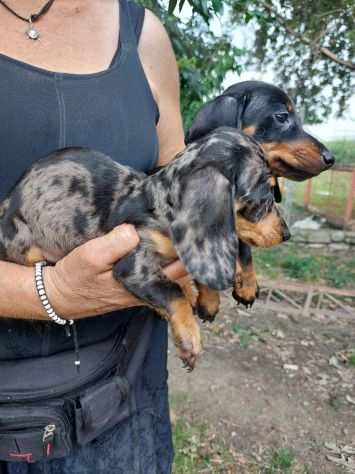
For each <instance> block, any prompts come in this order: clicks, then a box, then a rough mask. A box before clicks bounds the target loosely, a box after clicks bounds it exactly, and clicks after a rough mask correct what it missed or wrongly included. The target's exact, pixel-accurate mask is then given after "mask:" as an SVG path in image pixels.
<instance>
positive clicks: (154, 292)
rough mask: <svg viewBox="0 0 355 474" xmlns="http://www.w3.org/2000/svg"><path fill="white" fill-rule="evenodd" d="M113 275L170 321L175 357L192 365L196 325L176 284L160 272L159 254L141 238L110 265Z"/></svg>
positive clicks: (197, 338)
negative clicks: (138, 242)
mask: <svg viewBox="0 0 355 474" xmlns="http://www.w3.org/2000/svg"><path fill="white" fill-rule="evenodd" d="M113 273H114V276H115V278H117V280H119V281H120V282H121V283H122V284H123V285H124V286H125V287H126V288H127V290H129V291H130V292H131V293H133V294H134V295H135V296H136V297H137V298H139V299H141V300H142V301H144V302H145V303H146V304H147V306H150V307H152V308H153V309H155V310H156V311H157V312H158V313H159V315H160V316H162V317H163V318H164V319H167V321H168V322H169V323H170V326H171V330H172V336H173V339H174V343H175V346H176V348H177V351H178V355H179V357H180V358H181V359H182V361H183V362H184V364H185V365H186V366H187V367H189V368H190V369H193V368H194V366H195V363H196V359H197V357H198V355H199V353H200V351H201V342H200V328H199V326H198V324H197V321H196V319H195V317H194V315H193V310H192V306H191V303H190V302H189V301H188V299H187V298H186V296H185V295H184V293H183V291H182V289H181V288H180V286H179V285H178V284H177V283H175V282H173V281H171V280H169V279H168V278H167V277H166V276H165V275H164V274H163V272H162V270H161V266H160V259H159V257H158V256H157V255H156V254H154V253H153V252H152V251H151V249H150V248H149V246H146V245H145V244H144V241H143V242H142V241H141V243H140V244H139V245H138V246H137V247H136V249H135V250H134V251H133V252H131V253H129V254H128V255H126V256H125V257H123V258H122V259H120V260H119V261H118V262H117V263H116V265H115V266H114V271H113Z"/></svg>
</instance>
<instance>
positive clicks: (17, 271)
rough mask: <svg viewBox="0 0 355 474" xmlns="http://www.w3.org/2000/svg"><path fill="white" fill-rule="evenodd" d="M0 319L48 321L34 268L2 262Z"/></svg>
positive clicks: (0, 268) (0, 267) (0, 270)
mask: <svg viewBox="0 0 355 474" xmlns="http://www.w3.org/2000/svg"><path fill="white" fill-rule="evenodd" d="M0 317H5V318H21V319H24V318H25V319H43V320H45V319H48V317H46V312H45V310H44V308H43V307H42V304H41V302H40V300H39V298H38V295H37V292H36V289H35V286H34V276H33V268H30V267H24V266H22V265H16V264H14V263H8V262H0Z"/></svg>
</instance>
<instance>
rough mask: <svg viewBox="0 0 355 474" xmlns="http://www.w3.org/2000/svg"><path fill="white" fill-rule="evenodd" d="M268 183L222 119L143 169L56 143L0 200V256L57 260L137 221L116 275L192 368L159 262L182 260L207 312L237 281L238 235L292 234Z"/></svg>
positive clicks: (177, 294)
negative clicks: (163, 325)
mask: <svg viewBox="0 0 355 474" xmlns="http://www.w3.org/2000/svg"><path fill="white" fill-rule="evenodd" d="M274 185H275V181H274V178H273V177H272V175H271V171H270V168H269V166H268V164H267V161H266V159H265V156H264V153H263V151H262V149H261V148H260V147H259V145H258V144H257V143H256V142H255V141H254V140H253V139H252V138H249V137H248V136H247V135H245V134H243V133H241V132H238V131H236V130H234V129H232V128H228V127H223V128H219V129H217V130H215V131H213V132H211V133H209V134H207V135H205V136H204V137H203V138H201V139H198V140H196V141H195V142H193V143H191V144H190V145H189V146H187V148H186V149H185V150H184V151H183V152H182V153H180V154H179V155H177V157H176V158H175V159H174V160H173V161H171V162H170V163H169V164H168V165H167V166H166V167H164V168H161V169H160V170H159V171H157V172H156V173H155V174H152V175H150V176H147V175H146V174H144V173H139V172H137V171H135V170H133V169H131V168H128V167H125V166H121V165H119V164H117V163H116V162H114V161H113V160H111V159H110V158H109V157H107V156H105V155H103V154H102V153H99V152H97V151H94V150H89V149H83V148H68V149H64V150H60V151H57V152H55V153H53V154H51V155H50V156H48V157H46V158H44V159H42V160H40V161H38V162H36V163H35V164H34V165H33V166H32V168H31V169H30V170H29V171H28V172H27V173H26V174H25V175H24V176H23V178H22V179H21V180H20V182H19V183H18V184H17V185H16V186H15V188H14V189H13V190H12V191H11V192H10V194H9V195H8V196H7V198H6V199H5V201H4V202H3V203H2V204H1V206H0V259H2V260H9V261H13V262H17V263H20V264H26V265H33V264H34V263H35V262H36V261H39V260H43V259H46V258H48V256H49V255H50V256H51V258H52V259H53V255H54V256H55V259H56V260H58V259H60V258H62V257H63V256H64V255H66V254H67V253H69V252H70V251H71V250H73V249H74V248H75V247H77V246H79V245H81V244H83V243H84V242H86V241H88V240H89V239H93V238H95V237H98V236H100V235H103V234H105V233H107V232H109V231H110V230H111V229H113V228H114V227H115V226H117V225H119V224H121V223H124V222H126V223H132V224H134V225H135V226H136V229H137V232H138V234H139V236H140V242H139V244H138V246H137V247H136V248H135V249H134V250H133V251H132V252H130V253H129V254H128V255H126V256H125V257H124V258H122V259H121V260H119V261H118V262H117V263H116V264H115V265H114V269H113V273H114V276H115V277H116V278H117V279H118V280H119V281H120V282H121V283H122V284H123V285H124V286H125V287H126V288H127V289H128V290H129V291H130V292H131V293H133V294H134V295H135V296H136V297H138V298H139V299H141V300H142V301H143V302H145V304H146V305H148V306H149V307H152V308H154V309H155V310H156V311H157V312H158V313H159V315H160V316H162V317H163V318H166V319H167V320H168V321H169V322H170V325H171V329H172V335H173V338H174V342H175V345H176V346H177V348H178V352H179V355H180V357H181V359H182V360H183V361H184V363H185V364H186V365H187V366H188V367H189V368H193V367H194V364H195V361H196V357H197V355H198V353H199V352H200V333H199V327H198V324H197V322H196V320H195V318H194V314H193V308H192V305H191V302H190V301H189V300H188V298H187V297H186V296H185V294H184V292H183V291H182V289H181V288H180V286H179V285H178V284H177V283H175V282H173V281H170V280H169V279H167V278H166V277H165V276H164V274H163V272H162V267H163V266H165V265H167V264H168V263H170V262H172V261H174V260H175V259H176V258H180V259H181V260H182V262H183V263H184V264H185V266H186V268H187V269H188V271H189V272H190V273H191V275H192V277H193V279H194V280H195V282H196V285H197V289H198V291H199V295H198V301H197V308H196V309H197V311H198V312H199V314H200V316H201V317H202V318H204V319H213V317H214V315H215V313H216V312H217V311H218V291H219V290H223V289H226V288H229V287H234V289H236V288H238V285H239V284H240V282H239V281H238V278H239V275H240V269H239V264H238V238H240V239H242V240H243V241H245V242H247V243H248V244H250V245H258V246H263V247H269V246H272V245H276V244H279V243H280V242H282V241H284V240H287V239H288V238H289V232H288V229H287V226H286V223H285V222H284V220H283V219H282V217H281V216H280V214H279V211H278V209H277V207H276V206H275V202H274V194H273V187H274ZM52 263H54V262H53V260H52Z"/></svg>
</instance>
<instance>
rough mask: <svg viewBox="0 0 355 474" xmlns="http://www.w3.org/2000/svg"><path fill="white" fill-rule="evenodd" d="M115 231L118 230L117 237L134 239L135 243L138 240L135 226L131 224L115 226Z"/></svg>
mask: <svg viewBox="0 0 355 474" xmlns="http://www.w3.org/2000/svg"><path fill="white" fill-rule="evenodd" d="M115 231H116V232H118V234H119V235H118V238H120V239H127V240H135V241H136V244H138V242H139V236H138V234H137V231H136V229H135V227H134V226H133V225H132V224H121V225H119V226H118V227H116V228H115Z"/></svg>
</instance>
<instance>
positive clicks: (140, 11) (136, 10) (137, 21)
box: [128, 2, 145, 44]
mask: <svg viewBox="0 0 355 474" xmlns="http://www.w3.org/2000/svg"><path fill="white" fill-rule="evenodd" d="M128 8H129V12H130V15H131V22H132V25H133V29H134V35H135V38H136V44H138V43H139V38H140V36H141V32H142V28H143V23H144V16H145V8H144V7H143V5H139V4H137V3H133V2H129V3H128Z"/></svg>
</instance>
